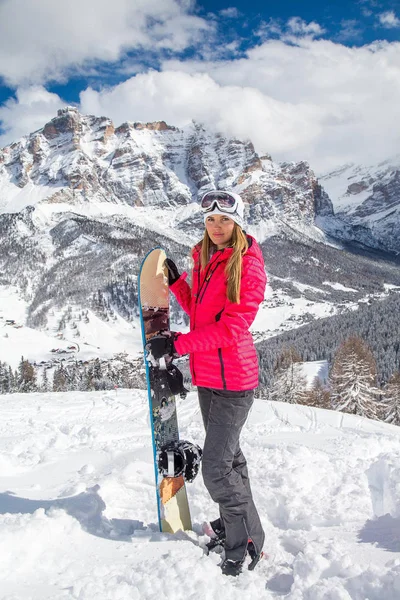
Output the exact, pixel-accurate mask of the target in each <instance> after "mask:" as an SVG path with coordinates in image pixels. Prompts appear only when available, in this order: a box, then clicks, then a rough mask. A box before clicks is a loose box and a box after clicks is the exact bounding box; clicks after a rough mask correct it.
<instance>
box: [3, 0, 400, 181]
mask: <svg viewBox="0 0 400 600" xmlns="http://www.w3.org/2000/svg"><path fill="white" fill-rule="evenodd" d="M0 1H1V0H0ZM14 1H15V3H19V2H21V1H22V0H14ZM39 1H40V2H43V0H38V2H39ZM71 1H73V2H75V0H71ZM98 1H99V7H101V6H102V2H103V0H98ZM115 1H116V2H122V0H115ZM151 1H152V0H150V1H147V0H146V1H145V0H143V6H144V5H146V8H148V6H149V4H150V5H151ZM49 2H50V0H49ZM127 2H128V0H127ZM129 2H130V0H129ZM167 5H168V6H169V7H171V6H172V4H171V2H170V1H169V0H166V3H165V5H164V4H163V6H167ZM121 6H122V5H121ZM135 6H136V8H137V7H138V6H139V4H138V2H135ZM176 6H177V5H176ZM187 6H189V3H188V4H187ZM190 6H191V5H190ZM103 16H104V13H103ZM110 18H111V17H110ZM186 19H189V22H188V23H189V24H194V25H195V27H194V30H193V32H192V34H191V35H192V36H195V35H198V34H199V32H200V29H201V25H202V23H200V24H196V21H192V20H191V17H190V15H186V14H183V13H182V12H179V10H178V8H176V13H175V16H174V19H172V20H169V19H164V20H162V19H161V20H159V21H157V22H153V25H152V31H153V33H152V35H153V37H152V42H153V46H155V45H157V44H159V45H160V46H162V45H163V44H170V47H181V46H182V45H183V44H184V43H185V40H186V39H187V38H186V37H185V36H186V33H182V32H181V33H178V34H176V35H175V25H177V24H178V23H180V24H181V25H182V23H183V24H185V23H186V21H185V20H186ZM290 22H291V25H290V27H289V25H287V28H286V30H285V31H286V33H287V32H288V31H289V28H291V35H292V40H291V41H290V43H285V42H284V41H283V40H269V41H267V42H265V43H263V44H260V45H259V46H256V47H253V48H252V49H250V50H249V51H248V52H247V55H246V56H245V57H243V58H240V59H235V60H233V59H232V60H224V61H222V60H215V57H213V59H212V60H208V61H205V60H201V61H200V60H199V61H194V60H192V61H189V60H186V61H178V60H170V61H166V62H164V63H163V64H162V71H161V72H157V71H148V72H146V73H140V74H138V75H135V76H133V77H130V78H129V79H127V81H125V82H123V83H121V84H119V85H117V86H115V87H104V88H103V89H101V90H97V91H96V90H94V89H92V88H88V89H86V90H85V91H83V92H82V93H81V107H80V108H81V111H82V112H84V113H92V114H97V115H99V114H101V115H105V116H109V117H111V118H112V119H113V120H114V122H115V124H116V125H118V124H120V123H121V122H123V121H126V120H130V121H153V120H165V121H167V122H168V123H170V124H171V125H177V126H183V125H185V124H187V123H189V122H190V121H191V120H192V119H195V120H197V121H201V122H204V123H205V124H207V125H209V126H210V127H213V128H215V129H217V130H220V131H222V132H224V133H226V134H227V135H233V136H237V137H241V138H249V139H251V140H252V141H253V142H254V144H255V146H256V148H257V150H258V151H260V152H269V153H271V154H272V156H273V158H274V159H276V160H300V159H305V160H308V161H309V162H310V164H311V165H312V167H313V168H315V169H316V170H317V171H319V172H322V171H326V170H328V169H330V168H332V167H335V166H337V165H340V164H343V163H348V162H356V163H358V162H360V163H365V162H375V161H378V160H381V159H385V158H387V157H390V156H391V155H393V154H397V153H398V151H399V150H398V149H399V146H400V132H399V129H398V127H397V122H398V106H399V105H400V43H398V42H392V43H389V42H379V43H374V44H371V45H369V46H363V47H347V46H344V45H341V44H339V43H333V42H331V41H328V40H315V39H313V36H314V35H319V31H320V29H319V25H318V24H315V25H312V23H305V22H303V21H301V20H296V19H295V20H291V21H290ZM174 24H175V25H174ZM271 25H274V24H273V23H271ZM275 25H276V24H275ZM275 25H274V26H275ZM79 27H80V25H78V28H79ZM181 29H182V27H181ZM63 31H64V30H63ZM79 31H81V30H80V29H79ZM113 31H115V30H113ZM146 31H147V30H146ZM102 33H103V34H104V30H102ZM142 33H143V36H144V39H146V40H147V41H146V43H147V42H148V39H149V38H148V37H146V36H148V33H145V30H143V32H142ZM181 35H182V36H183V37H180V36H181ZM60 36H61V37H62V35H61V34H60ZM111 37H112V36H111ZM90 39H91V42H92V43H93V44H95V43H96V40H95V39H94V38H93V37H92V38H90ZM2 43H3V42H1V41H0V44H2ZM43 43H44V42H43ZM49 43H50V42H49ZM143 43H145V42H143ZM105 44H106V38H105ZM117 46H118V48H120V47H121V40H119V41H118V44H117V45H116V46H115V47H116V48H117ZM93 53H94V51H93V52H92V54H93ZM87 54H88V53H87V52H86V55H87ZM0 56H1V53H0ZM36 58H37V57H36ZM28 60H29V53H28V54H27V61H28ZM1 61H2V58H0V66H1V64H2V62H1ZM18 64H19V63H18ZM41 64H42V63H41ZM44 64H45V63H44V62H43V65H44ZM55 64H57V65H58V68H60V69H61V67H60V64H61V63H60V62H58V63H57V61H56V63H55ZM76 64H77V65H79V64H80V63H79V60H78V59H77V63H76ZM43 65H42V67H43ZM119 66H120V67H121V69H122V68H123V67H124V68H125V69H126V70H125V73H126V75H128V76H129V75H131V73H132V72H129V61H127V62H126V64H125V66H124V63H122V64H120V65H119ZM42 67H41V68H42ZM43 68H44V67H43ZM61 70H62V69H61ZM21 73H22V71H19V76H21ZM62 104H63V102H62V100H61V99H60V98H59V97H58V96H57V95H56V94H49V93H48V92H47V91H46V90H45V89H44V88H43V87H30V88H28V87H27V86H25V87H21V88H20V89H19V90H18V93H17V98H16V100H9V101H8V102H7V103H6V104H5V105H4V106H3V107H0V120H1V121H2V122H3V128H4V129H6V134H5V135H3V137H2V138H0V144H1V142H2V143H3V144H4V143H6V141H13V140H15V139H18V138H19V137H20V136H21V135H23V134H26V133H29V132H30V131H33V130H35V129H37V128H38V127H40V126H43V124H44V123H45V122H46V121H47V120H49V119H50V118H52V117H53V116H54V115H55V113H56V110H57V108H59V107H60V106H61V105H62Z"/></svg>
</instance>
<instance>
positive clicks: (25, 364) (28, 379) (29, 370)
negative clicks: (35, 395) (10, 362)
mask: <svg viewBox="0 0 400 600" xmlns="http://www.w3.org/2000/svg"><path fill="white" fill-rule="evenodd" d="M17 385H18V391H19V392H36V391H37V387H36V371H35V368H34V366H33V365H32V364H31V363H30V362H29V360H25V359H24V357H23V356H22V357H21V361H20V363H19V366H18V381H17Z"/></svg>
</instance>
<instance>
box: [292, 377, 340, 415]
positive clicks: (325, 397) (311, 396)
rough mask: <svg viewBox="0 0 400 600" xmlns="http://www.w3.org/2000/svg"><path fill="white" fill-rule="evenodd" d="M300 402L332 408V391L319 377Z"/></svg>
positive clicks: (317, 406)
mask: <svg viewBox="0 0 400 600" xmlns="http://www.w3.org/2000/svg"><path fill="white" fill-rule="evenodd" d="M299 404H305V405H306V406H314V407H316V408H327V409H330V408H332V403H331V394H330V391H329V389H327V388H326V387H325V386H324V385H323V383H322V381H321V380H320V379H319V378H317V380H316V382H315V384H314V386H313V387H312V388H311V390H308V391H307V392H305V393H304V395H303V397H302V398H301V402H299Z"/></svg>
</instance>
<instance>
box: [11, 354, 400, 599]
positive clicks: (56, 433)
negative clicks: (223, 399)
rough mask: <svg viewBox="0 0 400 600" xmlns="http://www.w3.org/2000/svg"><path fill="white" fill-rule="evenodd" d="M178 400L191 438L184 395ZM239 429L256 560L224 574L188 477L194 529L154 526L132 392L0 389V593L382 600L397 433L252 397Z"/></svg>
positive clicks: (393, 542)
mask: <svg viewBox="0 0 400 600" xmlns="http://www.w3.org/2000/svg"><path fill="white" fill-rule="evenodd" d="M320 367H321V365H320ZM304 368H305V369H306V370H307V369H308V370H309V372H310V373H311V371H315V370H316V368H317V365H314V366H312V367H311V366H305V367H304ZM178 410H179V418H180V424H181V434H182V437H183V438H185V439H190V440H192V441H194V442H197V443H200V444H202V442H203V437H204V434H203V427H202V424H201V418H200V414H199V409H198V405H197V400H196V395H195V394H194V393H191V394H189V396H188V398H187V399H186V400H184V401H179V405H178ZM242 440H243V443H242V446H243V450H244V453H245V454H246V456H247V459H248V462H249V470H250V476H251V480H252V485H253V493H254V497H255V500H256V503H257V506H258V508H259V512H260V515H261V519H262V522H263V526H264V528H265V531H266V544H265V550H266V551H267V553H268V555H269V557H268V558H267V560H264V561H263V562H262V563H260V564H259V565H258V566H257V568H256V570H255V571H254V572H253V573H251V572H248V571H245V572H244V573H243V574H242V575H240V577H239V578H238V579H234V580H232V579H230V578H226V577H224V576H222V575H221V573H220V570H219V568H218V563H219V561H220V558H219V556H218V555H216V554H213V555H211V556H208V557H207V556H205V554H204V552H203V547H204V544H205V542H206V541H207V540H208V538H206V536H204V535H202V529H201V524H202V522H203V521H204V520H208V519H210V518H214V517H215V516H216V508H215V506H214V505H213V503H212V501H211V499H210V498H209V497H208V494H207V492H206V490H205V488H204V485H203V482H202V479H201V476H199V477H198V478H197V479H196V481H195V482H194V483H193V484H191V485H188V494H189V499H190V505H191V512H192V520H193V529H194V531H192V532H186V533H178V534H176V535H166V534H160V533H159V532H158V531H157V527H156V525H155V523H156V519H157V514H156V502H155V489H154V473H153V465H152V450H151V444H150V430H149V424H148V405H147V397H146V393H145V392H144V391H140V390H117V391H116V392H115V391H113V392H86V393H83V392H68V393H59V394H55V393H50V394H14V395H8V396H7V395H6V396H1V397H0V590H1V591H0V598H1V599H2V600H28V599H29V600H47V599H52V600H58V599H65V598H71V599H76V600H78V599H79V600H93V599H101V600H103V599H104V600H105V599H118V600H125V599H137V600H139V599H140V600H146V599H152V600H153V599H154V598H160V599H163V600H165V599H171V600H172V599H174V600H176V599H182V600H183V599H184V600H192V599H193V600H194V599H196V600H197V599H198V598H201V599H203V598H204V599H206V600H207V599H210V600H211V599H212V600H214V599H215V598H216V597H219V598H221V599H225V598H226V599H229V600H239V599H240V600H241V599H242V598H243V596H246V597H249V596H251V597H252V598H266V599H267V600H268V599H272V598H282V597H283V596H284V597H285V598H286V599H287V600H328V599H329V600H366V598H368V600H398V598H399V597H400V553H399V550H400V520H399V519H400V509H399V506H400V504H399V493H400V467H399V464H400V463H399V460H400V450H399V441H400V429H399V428H397V427H395V426H391V425H386V424H384V423H382V422H377V421H368V420H366V419H363V418H360V417H356V416H352V415H346V414H342V413H336V412H331V411H324V410H320V409H313V408H309V407H303V406H297V405H287V404H282V403H268V402H265V401H262V400H257V401H255V404H254V406H253V409H252V412H251V415H250V418H249V420H248V423H247V425H246V427H245V429H244V431H243V436H242Z"/></svg>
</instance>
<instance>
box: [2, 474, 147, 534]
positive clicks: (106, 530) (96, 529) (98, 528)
mask: <svg viewBox="0 0 400 600" xmlns="http://www.w3.org/2000/svg"><path fill="white" fill-rule="evenodd" d="M99 489H100V486H98V485H95V486H94V487H92V488H88V489H87V490H86V492H82V493H81V494H78V495H77V496H69V497H66V498H57V499H52V500H31V499H29V498H21V497H19V496H15V495H14V494H13V492H4V493H0V514H6V513H9V514H20V513H22V514H33V513H34V512H35V511H36V510H38V509H40V508H42V509H44V511H45V512H46V513H47V512H48V511H49V510H51V509H57V508H59V509H62V510H65V512H66V513H67V514H69V515H70V516H71V517H74V518H75V519H76V520H77V521H79V523H80V524H81V526H82V528H83V529H84V530H85V531H87V532H88V533H91V534H92V535H96V536H98V537H102V538H108V539H112V540H120V541H126V542H129V541H131V536H132V535H133V534H134V532H136V531H138V532H143V533H144V532H147V535H149V534H150V535H151V533H156V532H158V527H157V526H156V525H153V524H151V525H150V526H149V528H148V529H146V528H145V526H144V524H143V523H142V521H136V520H129V519H107V518H106V517H104V516H103V511H104V509H105V508H106V504H105V502H104V500H103V499H102V498H101V496H99V494H98V491H99Z"/></svg>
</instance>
